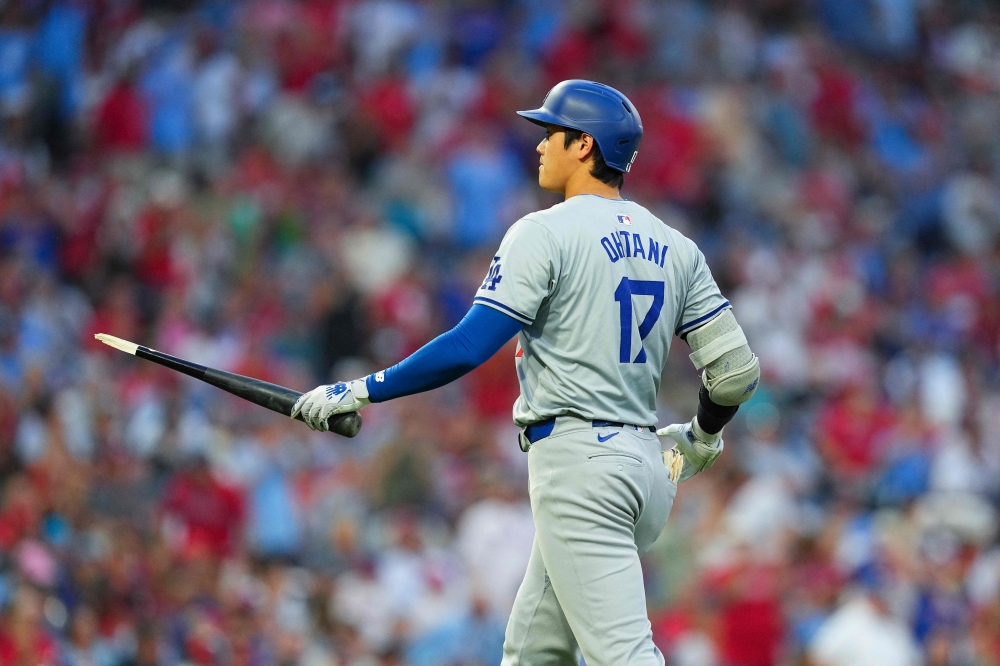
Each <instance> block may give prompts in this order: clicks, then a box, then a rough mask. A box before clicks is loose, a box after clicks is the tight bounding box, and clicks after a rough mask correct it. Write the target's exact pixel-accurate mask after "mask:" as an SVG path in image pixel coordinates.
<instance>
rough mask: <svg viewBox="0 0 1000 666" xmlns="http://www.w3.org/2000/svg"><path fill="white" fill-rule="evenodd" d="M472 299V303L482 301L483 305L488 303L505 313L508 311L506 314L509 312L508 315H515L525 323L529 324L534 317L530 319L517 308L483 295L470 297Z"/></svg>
mask: <svg viewBox="0 0 1000 666" xmlns="http://www.w3.org/2000/svg"><path fill="white" fill-rule="evenodd" d="M472 301H473V302H474V303H482V304H483V305H489V306H493V307H495V308H500V309H501V310H503V311H504V312H506V313H508V314H510V315H512V316H514V317H517V318H518V319H520V320H521V321H522V322H523V323H525V324H530V323H531V322H533V321H534V319H532V318H531V317H529V316H528V315H523V314H521V313H520V312H518V311H517V310H515V309H514V308H512V307H509V306H507V305H504V304H503V303H501V302H499V301H494V300H493V299H492V298H485V297H483V296H476V297H475V298H473V299H472Z"/></svg>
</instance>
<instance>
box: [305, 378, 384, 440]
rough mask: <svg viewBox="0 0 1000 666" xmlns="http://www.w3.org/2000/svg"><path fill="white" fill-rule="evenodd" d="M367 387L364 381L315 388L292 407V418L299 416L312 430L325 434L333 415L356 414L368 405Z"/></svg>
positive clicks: (357, 380)
mask: <svg viewBox="0 0 1000 666" xmlns="http://www.w3.org/2000/svg"><path fill="white" fill-rule="evenodd" d="M369 403H370V401H369V400H368V386H367V384H365V380H364V379H355V380H354V381H351V382H337V383H336V384H327V385H324V386H317V387H316V388H314V389H313V390H312V391H309V392H308V393H303V394H302V395H301V396H300V397H299V399H298V400H297V401H296V402H295V406H293V407H292V414H291V416H292V418H293V419H294V418H295V417H296V416H298V415H299V414H301V415H302V420H303V421H305V422H306V425H308V426H309V427H310V428H312V429H313V430H321V431H323V432H326V431H327V430H329V429H330V426H329V424H328V423H327V421H328V420H329V418H330V417H331V416H333V415H334V414H345V413H347V412H356V411H358V410H359V409H361V408H362V407H364V406H365V405H367V404H369Z"/></svg>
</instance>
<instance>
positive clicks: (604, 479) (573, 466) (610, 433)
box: [502, 417, 677, 666]
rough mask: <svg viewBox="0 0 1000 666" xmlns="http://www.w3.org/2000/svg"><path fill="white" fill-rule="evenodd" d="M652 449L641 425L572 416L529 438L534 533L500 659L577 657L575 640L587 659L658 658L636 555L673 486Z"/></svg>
mask: <svg viewBox="0 0 1000 666" xmlns="http://www.w3.org/2000/svg"><path fill="white" fill-rule="evenodd" d="M601 439H603V440H604V441H600V440H601ZM660 451H661V449H660V443H659V441H658V439H657V437H656V435H655V434H654V433H651V432H649V430H648V429H643V430H636V429H635V428H634V427H631V426H625V427H621V428H616V427H603V428H594V427H593V426H592V425H591V423H590V422H589V421H583V420H580V419H576V418H572V417H559V418H558V419H557V420H556V425H555V427H554V429H553V431H552V434H551V435H550V436H549V437H546V438H544V439H540V440H538V441H537V442H535V443H534V444H532V445H531V448H530V449H529V450H528V474H529V480H530V497H531V512H532V515H533V516H534V520H535V542H534V544H533V546H532V551H531V558H530V560H529V561H528V570H527V572H526V573H525V574H524V580H523V581H522V582H521V587H520V588H519V589H518V592H517V597H516V599H515V601H514V608H513V610H512V611H511V615H510V620H509V621H508V623H507V633H506V636H505V639H504V646H503V661H502V664H503V666H557V665H558V666H576V664H577V661H576V648H577V646H579V648H580V650H581V652H582V653H583V656H584V659H586V661H587V666H626V665H628V666H633V665H634V666H647V665H648V666H653V665H656V666H663V664H664V660H663V655H662V654H661V653H660V651H659V650H658V649H657V648H656V647H655V646H654V645H653V633H652V629H651V626H650V623H649V618H648V617H647V616H646V595H645V590H644V588H643V580H642V568H641V566H640V564H639V557H640V556H641V555H642V554H643V553H645V552H646V551H647V550H648V549H649V547H650V546H651V545H653V542H654V541H656V538H657V537H658V536H659V534H660V532H661V530H662V529H663V526H664V525H665V524H666V522H667V516H668V515H669V514H670V508H671V507H672V506H673V503H674V495H675V494H676V493H677V484H676V483H675V482H674V481H671V480H670V478H669V476H668V473H667V469H666V468H665V467H664V465H663V462H662V457H661V453H660Z"/></svg>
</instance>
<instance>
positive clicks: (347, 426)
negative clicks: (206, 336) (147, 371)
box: [135, 346, 361, 437]
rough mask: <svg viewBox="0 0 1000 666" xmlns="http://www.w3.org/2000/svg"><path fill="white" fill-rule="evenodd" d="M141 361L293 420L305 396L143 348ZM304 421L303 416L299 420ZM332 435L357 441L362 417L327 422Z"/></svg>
mask: <svg viewBox="0 0 1000 666" xmlns="http://www.w3.org/2000/svg"><path fill="white" fill-rule="evenodd" d="M135 355H136V356H138V357H139V358H144V359H146V360H147V361H152V362H154V363H158V364H159V365H162V366H165V367H168V368H170V369H171V370H176V371H177V372H181V373H184V374H185V375H188V376H189V377H194V378H195V379H200V380H201V381H203V382H205V383H207V384H211V385H212V386H216V387H218V388H220V389H222V390H223V391H226V392H227V393H232V394H233V395H235V396H239V397H240V398H243V399H244V400H248V401H250V402H252V403H254V404H256V405H260V406H261V407H266V408H267V409H270V410H271V411H272V412H278V413H279V414H284V415H285V416H289V415H291V413H292V407H294V406H295V402H296V401H297V400H298V399H299V396H301V395H302V394H301V393H299V392H298V391H293V390H292V389H290V388H285V387H284V386H278V385H277V384H272V383H271V382H265V381H263V380H261V379H254V378H253V377H245V376H243V375H237V374H236V373H235V372H226V371H225V370H216V369H215V368H209V367H206V366H204V365H201V364H199V363H192V362H191V361H185V360H184V359H182V358H177V357H176V356H171V355H170V354H164V353H163V352H160V351H156V350H155V349H149V348H148V347H143V346H139V348H138V349H137V350H136V353H135ZM295 418H296V419H297V420H299V421H302V420H303V419H302V416H301V415H299V416H296V417H295ZM327 425H328V426H329V427H330V432H335V433H337V434H338V435H343V436H344V437H354V436H355V435H357V434H358V432H359V431H360V430H361V414H358V413H357V412H349V413H347V414H336V415H334V416H331V417H330V419H329V420H328V421H327Z"/></svg>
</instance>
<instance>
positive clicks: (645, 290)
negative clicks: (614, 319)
mask: <svg viewBox="0 0 1000 666" xmlns="http://www.w3.org/2000/svg"><path fill="white" fill-rule="evenodd" d="M633 296H652V297H653V304H652V305H651V306H649V310H648V311H647V312H646V316H645V317H643V319H642V321H641V322H640V323H639V340H640V341H641V340H645V339H646V336H647V335H649V333H650V331H652V330H653V326H654V325H655V324H656V320H657V319H659V318H660V310H662V309H663V282H662V281H661V282H656V281H653V280H630V279H628V278H627V277H623V278H622V281H621V282H619V283H618V288H617V289H615V300H616V301H618V314H619V320H620V323H621V330H622V338H621V346H620V347H619V353H618V357H619V359H618V360H619V361H620V362H621V363H629V362H631V363H645V362H646V348H645V347H640V348H639V353H638V354H636V356H635V358H634V359H632V322H633V321H634V319H633V317H632V297H633ZM629 359H632V360H631V361H630V360H629Z"/></svg>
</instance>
